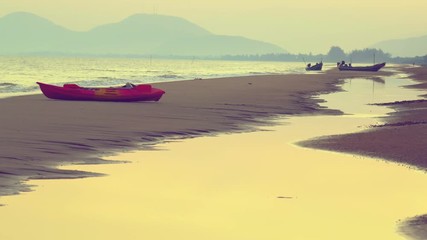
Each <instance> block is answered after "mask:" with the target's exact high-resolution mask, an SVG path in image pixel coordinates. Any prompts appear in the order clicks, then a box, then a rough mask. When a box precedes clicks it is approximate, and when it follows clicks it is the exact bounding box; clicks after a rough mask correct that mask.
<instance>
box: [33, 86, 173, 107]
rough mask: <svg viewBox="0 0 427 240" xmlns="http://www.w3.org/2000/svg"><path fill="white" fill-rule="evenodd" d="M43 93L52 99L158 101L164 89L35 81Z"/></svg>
mask: <svg viewBox="0 0 427 240" xmlns="http://www.w3.org/2000/svg"><path fill="white" fill-rule="evenodd" d="M37 84H38V85H39V86H40V89H41V91H42V92H43V94H44V95H45V96H46V97H48V98H52V99H61V100H80V101H114V102H117V101H118V102H133V101H159V100H160V98H161V97H162V96H163V94H164V93H165V91H163V90H161V89H158V88H153V87H151V85H149V84H140V85H133V84H130V83H127V84H126V85H125V86H123V87H104V88H102V87H101V88H84V87H80V86H78V85H77V84H64V86H62V87H58V86H54V85H49V84H45V83H41V82H37Z"/></svg>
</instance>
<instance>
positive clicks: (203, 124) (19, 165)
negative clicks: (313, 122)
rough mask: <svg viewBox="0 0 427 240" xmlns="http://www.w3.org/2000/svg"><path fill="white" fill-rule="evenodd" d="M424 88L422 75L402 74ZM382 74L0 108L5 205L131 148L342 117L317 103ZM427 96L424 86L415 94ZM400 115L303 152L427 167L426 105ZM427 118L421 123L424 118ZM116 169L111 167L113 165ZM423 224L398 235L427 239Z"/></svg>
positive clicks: (236, 81) (213, 85)
mask: <svg viewBox="0 0 427 240" xmlns="http://www.w3.org/2000/svg"><path fill="white" fill-rule="evenodd" d="M401 70H403V71H405V72H407V73H408V74H410V75H411V76H410V77H411V78H413V79H416V80H420V81H422V80H425V79H426V78H425V76H426V73H427V70H426V69H425V68H402V69H401ZM391 74H392V73H391V72H389V71H380V72H377V73H369V72H368V73H366V72H346V73H343V72H339V71H337V70H335V69H334V70H329V71H327V72H325V73H322V74H289V75H271V76H249V77H234V78H222V79H206V80H191V81H182V82H170V83H161V84H155V87H158V88H161V89H163V90H165V91H166V94H165V96H164V97H163V98H162V99H161V100H160V101H159V102H135V103H114V102H73V101H57V100H51V99H47V98H46V97H44V96H43V95H41V94H37V95H29V96H20V97H11V98H7V99H1V100H0V110H2V112H3V113H6V114H2V115H1V116H0V124H1V125H2V126H3V128H1V129H0V141H1V143H2V144H1V146H0V152H1V155H0V159H1V162H0V178H1V182H2V183H1V186H0V195H11V194H18V193H19V192H21V191H29V190H31V186H28V185H26V180H28V179H60V178H82V177H93V176H99V175H100V174H99V173H91V172H82V171H71V170H60V169H57V168H56V167H58V166H61V165H68V164H93V163H107V162H106V161H104V160H102V156H106V155H111V154H112V153H115V152H121V151H127V150H130V149H134V148H151V147H153V146H155V143H156V142H158V141H163V140H167V139H168V138H188V137H195V136H198V135H206V134H216V133H220V132H240V131H248V130H249V131H250V130H253V129H254V128H256V127H257V126H262V125H265V124H271V122H270V121H269V120H270V119H272V118H274V117H277V116H286V115H288V116H289V115H307V114H339V112H338V111H335V110H328V109H324V108H321V107H320V106H319V105H318V104H319V100H316V99H315V98H313V96H315V95H317V94H319V93H325V92H332V91H338V90H339V87H337V84H339V83H340V82H341V81H342V80H343V79H348V78H378V77H382V76H389V75H391ZM413 87H417V88H425V87H426V85H425V83H421V84H419V85H416V86H413ZM388 104H389V105H390V106H392V107H393V108H396V110H397V112H395V113H393V114H392V115H390V116H389V117H387V119H386V122H387V124H385V125H382V126H375V127H373V128H371V129H370V130H369V131H365V132H360V133H356V134H349V135H340V136H332V137H331V136H329V137H324V138H322V139H316V140H315V141H308V142H304V143H302V145H304V146H309V147H314V148H321V149H328V150H334V151H342V152H351V153H357V154H362V155H369V156H375V157H381V158H384V159H389V160H391V161H399V162H402V163H405V164H410V165H412V166H416V167H422V168H426V167H427V162H426V161H425V160H426V159H425V158H424V157H423V156H425V153H424V151H426V150H424V148H423V141H424V140H423V136H425V134H423V132H424V131H425V129H424V128H425V126H426V125H425V123H426V122H425V121H424V120H423V115H424V114H425V111H426V108H425V107H426V106H427V103H426V102H424V101H423V100H421V99H420V100H419V101H411V102H398V103H388ZM424 116H425V115H424ZM108 163H111V162H108ZM425 224H426V221H425V217H421V218H415V219H413V220H412V221H409V222H408V224H406V225H404V226H402V229H403V230H402V231H404V232H405V233H407V234H408V235H411V236H415V237H420V236H421V237H422V236H426V232H425V230H424V229H425Z"/></svg>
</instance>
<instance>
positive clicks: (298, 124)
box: [0, 79, 427, 240]
mask: <svg viewBox="0 0 427 240" xmlns="http://www.w3.org/2000/svg"><path fill="white" fill-rule="evenodd" d="M371 84H372V83H371V82H369V81H366V80H363V81H355V80H354V79H353V80H352V84H351V86H350V85H349V84H346V85H344V86H343V88H344V89H345V90H346V92H341V93H335V94H331V95H327V96H324V98H325V99H326V100H327V101H328V103H327V104H326V105H328V106H329V107H332V108H340V109H342V110H343V111H344V112H345V113H348V114H354V115H343V116H308V117H293V118H289V119H285V120H284V123H286V124H280V125H278V126H274V127H266V128H264V130H265V131H259V132H252V133H242V134H223V135H220V136H216V137H201V138H196V139H188V140H185V141H182V142H171V143H165V144H161V145H159V148H160V149H162V150H163V151H141V152H132V153H124V154H120V155H117V156H114V157H112V158H111V159H120V160H123V159H126V160H131V163H128V164H112V165H95V166H81V167H79V169H84V170H86V171H94V172H101V173H106V174H108V175H109V176H108V177H100V178H88V179H77V180H59V181H58V180H43V181H33V182H31V184H36V185H39V187H37V188H36V190H35V191H34V192H31V193H25V194H23V195H21V196H11V197H6V198H4V201H3V202H4V203H5V204H7V206H6V207H3V208H0V216H2V217H1V219H0V224H1V226H2V231H1V232H0V238H1V239H11V240H13V239H44V240H45V239H155V240H160V239H162V240H163V239H188V240H191V239H221V240H228V239H230V240H231V239H233V240H235V239H245V240H246V239H296V240H299V239H301V240H306V239H316V240H322V239H325V240H326V239H327V240H330V239H358V240H359V239H404V238H403V237H402V236H401V235H400V234H399V233H397V232H396V225H397V224H398V222H399V221H401V220H404V219H405V218H407V217H411V216H414V215H417V214H420V213H425V212H427V207H426V206H425V202H427V189H426V188H425V187H424V186H425V184H426V183H427V175H426V174H425V173H423V172H421V171H416V170H413V169H410V168H408V167H405V166H400V165H397V164H393V163H389V162H384V161H378V160H376V159H370V158H362V157H358V156H352V155H346V154H339V153H334V152H326V151H320V150H313V149H307V148H301V147H298V146H296V145H295V143H296V142H298V141H302V140H305V139H308V138H313V137H318V136H323V135H329V134H341V133H345V132H352V131H358V130H360V129H361V128H364V127H366V126H369V125H371V124H374V123H377V122H378V119H374V118H372V116H378V115H381V114H383V113H384V112H386V111H387V110H386V109H385V107H381V106H366V105H365V104H366V103H367V102H372V101H373V100H374V101H378V102H382V101H383V100H384V101H387V100H386V99H388V98H393V99H395V98H394V97H393V96H391V95H393V94H399V95H400V96H401V98H404V97H406V98H407V97H410V96H412V95H414V94H415V92H411V91H410V90H404V91H405V93H407V94H408V95H405V96H402V91H403V90H402V89H400V88H399V87H398V84H396V86H394V85H393V84H394V82H393V81H391V80H390V83H389V82H388V81H387V80H386V84H385V85H386V86H387V87H386V88H384V89H382V90H381V91H376V92H375V96H374V97H372V96H371V94H372V92H371V91H370V88H367V86H370V85H371ZM406 91H408V92H406ZM411 94H412V95H411ZM383 95H384V96H383ZM367 96H368V97H367ZM322 98H323V97H322ZM373 98H374V99H373ZM354 99H358V100H360V101H356V102H355V101H354ZM362 100H363V101H362ZM70 168H73V169H75V168H76V167H75V166H73V167H70ZM22 229H25V231H22Z"/></svg>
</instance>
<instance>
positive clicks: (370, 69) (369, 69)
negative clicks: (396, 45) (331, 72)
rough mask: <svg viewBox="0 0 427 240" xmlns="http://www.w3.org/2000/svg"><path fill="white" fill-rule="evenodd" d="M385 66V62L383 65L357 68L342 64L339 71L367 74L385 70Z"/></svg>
mask: <svg viewBox="0 0 427 240" xmlns="http://www.w3.org/2000/svg"><path fill="white" fill-rule="evenodd" d="M384 66H385V62H383V63H378V64H374V65H371V66H363V67H362V66H360V67H355V66H349V65H346V64H340V65H339V66H338V69H339V70H340V71H367V72H377V71H378V70H380V69H381V68H383V67H384Z"/></svg>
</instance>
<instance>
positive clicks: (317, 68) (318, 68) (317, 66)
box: [305, 63, 323, 71]
mask: <svg viewBox="0 0 427 240" xmlns="http://www.w3.org/2000/svg"><path fill="white" fill-rule="evenodd" d="M322 67H323V63H318V64H315V65H313V66H310V67H306V68H305V70H306V71H322Z"/></svg>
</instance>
